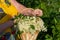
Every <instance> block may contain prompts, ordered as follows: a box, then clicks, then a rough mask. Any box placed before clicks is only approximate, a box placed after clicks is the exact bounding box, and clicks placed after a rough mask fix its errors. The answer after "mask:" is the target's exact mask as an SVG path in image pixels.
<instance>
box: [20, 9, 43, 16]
mask: <svg viewBox="0 0 60 40" xmlns="http://www.w3.org/2000/svg"><path fill="white" fill-rule="evenodd" d="M21 13H22V14H24V15H30V16H32V15H33V16H42V15H43V13H42V10H40V9H35V10H34V9H32V8H25V9H23V10H22V12H21Z"/></svg>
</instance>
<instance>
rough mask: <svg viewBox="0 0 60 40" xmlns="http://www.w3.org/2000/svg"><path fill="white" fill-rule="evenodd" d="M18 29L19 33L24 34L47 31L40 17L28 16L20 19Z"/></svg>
mask: <svg viewBox="0 0 60 40" xmlns="http://www.w3.org/2000/svg"><path fill="white" fill-rule="evenodd" d="M16 21H18V22H17V25H18V26H17V27H18V29H19V31H23V32H30V33H34V32H35V31H36V30H38V31H39V32H40V31H47V29H46V27H45V26H44V22H43V20H42V19H41V18H40V17H35V16H32V17H30V16H26V18H23V17H22V18H18V19H17V20H16Z"/></svg>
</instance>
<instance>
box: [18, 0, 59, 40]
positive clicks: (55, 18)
mask: <svg viewBox="0 0 60 40" xmlns="http://www.w3.org/2000/svg"><path fill="white" fill-rule="evenodd" d="M17 1H18V2H19V3H21V4H23V5H25V6H26V7H30V8H34V9H36V8H39V9H41V10H42V11H43V16H42V17H41V18H42V19H43V21H44V23H45V27H47V32H40V33H39V35H38V37H37V40H60V0H17Z"/></svg>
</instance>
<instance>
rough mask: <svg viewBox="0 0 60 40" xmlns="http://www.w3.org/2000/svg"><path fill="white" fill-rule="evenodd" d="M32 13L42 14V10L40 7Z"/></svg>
mask: <svg viewBox="0 0 60 40" xmlns="http://www.w3.org/2000/svg"><path fill="white" fill-rule="evenodd" d="M33 14H35V15H36V16H42V15H43V12H42V10H40V9H35V10H34V12H33Z"/></svg>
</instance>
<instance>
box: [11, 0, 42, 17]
mask: <svg viewBox="0 0 60 40" xmlns="http://www.w3.org/2000/svg"><path fill="white" fill-rule="evenodd" d="M11 3H12V5H14V6H15V7H16V9H17V10H18V12H19V13H22V14H24V15H30V16H31V15H34V16H42V15H43V13H42V10H40V9H35V10H34V9H32V8H26V7H25V6H24V5H22V4H20V3H18V2H17V1H16V0H11Z"/></svg>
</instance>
